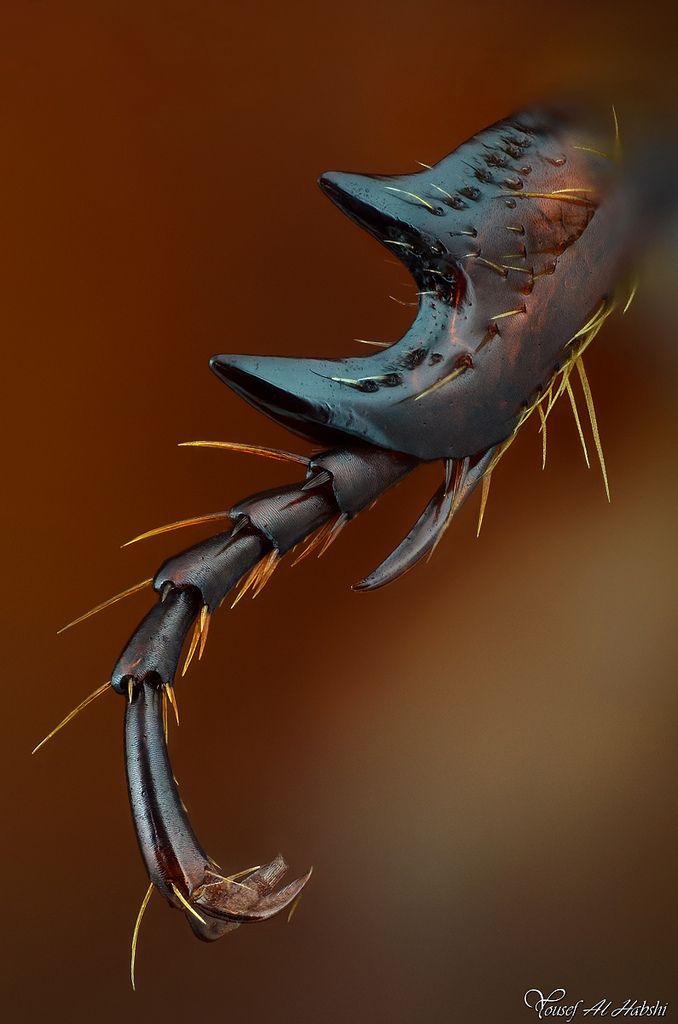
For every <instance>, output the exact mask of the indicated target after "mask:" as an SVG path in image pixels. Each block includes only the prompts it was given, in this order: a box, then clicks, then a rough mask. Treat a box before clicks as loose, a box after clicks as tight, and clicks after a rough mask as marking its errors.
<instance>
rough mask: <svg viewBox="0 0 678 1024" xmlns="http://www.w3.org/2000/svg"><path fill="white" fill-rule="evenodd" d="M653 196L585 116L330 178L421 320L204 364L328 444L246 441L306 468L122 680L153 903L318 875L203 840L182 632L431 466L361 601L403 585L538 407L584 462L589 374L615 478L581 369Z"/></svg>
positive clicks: (154, 614) (135, 648) (614, 300)
mask: <svg viewBox="0 0 678 1024" xmlns="http://www.w3.org/2000/svg"><path fill="white" fill-rule="evenodd" d="M638 181H639V176H638V175H634V174H633V173H631V172H630V171H629V170H628V165H627V164H626V163H625V162H624V161H623V160H621V158H620V152H619V139H618V134H615V131H614V129H613V128H611V130H610V131H609V132H608V134H607V139H606V140H604V139H603V141H601V137H600V136H598V137H596V136H594V135H593V134H591V132H589V130H588V129H587V128H585V127H584V125H583V123H582V121H580V120H578V119H577V118H576V117H575V118H571V117H570V116H569V115H566V114H562V113H558V112H555V111H551V110H539V111H533V112H528V113H523V114H521V115H520V116H518V117H515V118H509V119H507V120H505V121H501V122H499V123H498V124H496V125H494V126H493V127H491V128H488V129H486V130H485V131H483V132H481V133H480V134H478V135H476V136H475V137H474V138H472V139H471V140H469V141H468V142H466V143H464V144H463V145H462V146H460V147H459V148H458V149H457V150H455V151H454V152H453V153H452V154H451V155H450V156H447V157H445V158H444V159H443V160H441V161H440V162H439V163H437V164H436V165H435V166H433V167H424V168H423V169H421V170H419V171H417V172H416V173H413V174H409V175H402V176H388V177H386V176H379V175H362V174H341V173H329V174H324V175H323V176H322V177H321V178H320V186H321V188H322V189H323V191H324V192H325V193H326V194H327V195H328V196H329V197H330V198H331V199H332V200H333V201H334V202H335V203H336V204H337V206H339V207H340V209H342V210H343V211H344V212H345V213H347V214H348V215H349V216H350V217H351V218H352V219H353V220H355V221H356V222H357V223H358V224H360V225H362V226H363V227H364V228H366V229H367V230H368V231H369V232H370V233H371V234H372V235H374V236H375V237H376V238H377V239H378V240H379V241H380V242H381V243H383V244H384V245H385V246H386V247H387V248H388V249H389V251H390V252H391V253H393V254H395V255H396V256H398V257H399V258H400V259H401V260H402V261H403V263H404V264H405V265H406V267H407V268H408V269H409V271H410V272H411V274H412V276H413V278H414V280H415V282H416V285H417V290H418V294H419V308H418V312H417V315H416V318H415V320H414V322H413V324H412V326H411V327H410V329H409V330H408V331H407V333H406V334H405V335H404V336H403V337H402V338H401V339H400V340H399V341H398V342H396V343H395V344H393V345H389V346H384V347H382V348H379V349H378V350H376V351H375V352H373V353H370V354H368V355H366V356H364V357H362V358H347V359H341V360H323V359H294V358H287V357H280V358H274V357H269V356H266V357H264V356H262V357H258V356H253V355H220V356H215V357H214V358H213V359H212V360H211V364H210V365H211V368H212V369H213V370H214V372H215V373H216V374H217V376H218V377H219V378H220V379H221V380H223V381H224V382H226V383H227V384H228V385H229V386H230V387H231V388H233V390H235V391H236V392H237V393H238V394H239V395H241V396H242V397H244V398H245V399H246V400H247V401H248V402H250V403H251V404H252V405H254V406H255V407H256V408H258V409H261V410H262V411H263V412H265V413H266V414H267V415H268V416H270V417H272V418H273V419H275V420H276V421H278V422H279V423H281V424H283V425H284V426H286V427H287V428H289V429H290V430H291V431H293V432H295V433H296V434H299V435H301V436H303V437H305V438H307V439H311V440H312V441H313V442H314V443H315V444H316V445H317V444H320V445H322V446H325V447H326V449H327V450H325V451H324V452H322V454H319V455H317V456H315V457H313V458H311V459H305V458H303V457H301V456H293V455H290V454H289V453H284V452H278V451H276V450H273V449H258V448H256V447H250V450H253V451H258V452H259V453H260V454H265V455H270V456H272V457H277V458H283V459H285V458H287V459H289V460H291V461H296V462H299V463H302V464H303V465H304V466H305V476H304V478H303V479H302V480H301V481H300V482H299V483H295V484H290V485H288V486H284V487H280V488H277V489H274V490H270V491H265V492H263V493H261V494H257V495H254V496H253V497H250V498H248V499H246V500H245V501H242V502H240V504H238V505H235V506H234V507H233V508H232V509H231V510H230V513H229V515H230V520H231V521H230V523H229V524H228V529H226V530H224V531H222V532H219V533H218V534H217V535H216V536H213V537H210V538H209V539H207V540H204V541H201V542H200V543H198V544H196V545H194V546H193V547H190V548H188V549H187V550H186V551H184V552H182V553H181V554H179V555H176V556H175V557H173V558H170V559H169V560H168V561H166V562H165V563H164V565H162V567H161V568H160V569H159V570H158V572H157V573H156V575H155V577H154V579H153V581H152V585H153V588H154V589H155V591H156V592H157V595H158V602H157V604H156V605H155V606H154V607H153V608H152V610H151V611H150V612H149V613H148V615H147V616H146V617H145V618H144V620H143V621H142V622H141V624H140V625H139V626H138V627H137V629H136V630H135V631H134V633H133V634H132V637H131V638H130V640H129V641H128V643H127V644H126V645H125V648H124V650H123V652H122V654H121V655H120V658H119V659H118V662H117V664H116V666H115V668H114V670H113V673H112V676H111V680H110V685H111V686H112V687H113V689H114V690H116V691H117V692H118V693H120V694H123V695H124V696H125V759H126V765H127V780H128V788H129V797H130V803H131V808H132V814H133V818H134V824H135V828H136V833H137V836H138V840H139V845H140V848H141V853H142V857H143V859H144V862H145V865H146V869H147V872H148V875H149V878H150V881H151V887H150V888H149V891H148V893H147V898H148V895H150V892H151V891H152V887H155V888H156V889H158V891H159V892H160V893H161V894H162V895H163V896H164V898H165V899H166V900H167V901H168V902H169V903H170V904H171V905H172V906H173V907H175V908H177V909H179V910H181V911H183V913H184V914H185V916H186V919H187V921H188V923H189V924H190V926H191V928H192V929H193V931H194V932H195V934H196V935H197V936H198V937H199V938H201V939H204V940H207V941H209V940H214V939H217V938H219V937H220V936H221V935H223V934H224V933H225V932H227V931H229V930H231V929H233V928H235V927H237V926H238V925H239V924H241V923H245V922H253V921H259V920H263V919H265V918H268V917H270V916H272V915H273V914H275V913H277V912H278V911H280V910H282V909H283V908H284V907H286V906H288V905H289V904H291V903H292V901H293V900H294V899H295V898H296V897H297V896H298V894H299V893H300V892H301V889H302V888H303V886H304V884H305V883H306V881H307V880H308V877H309V875H310V872H309V873H308V874H306V875H304V876H303V877H301V878H300V879H298V880H297V881H295V882H292V883H291V884H288V885H285V886H283V887H282V888H281V887H280V881H281V878H282V876H283V874H284V872H285V869H286V865H285V863H284V861H283V860H282V858H277V859H276V860H274V861H273V862H272V863H270V864H268V865H267V866H265V867H263V868H257V869H252V870H250V871H249V872H243V873H241V874H240V875H233V876H230V877H225V876H223V875H222V874H221V873H220V872H219V871H218V869H217V867H216V864H215V863H214V862H213V861H212V860H211V859H210V857H209V856H208V855H207V854H206V853H205V851H204V850H203V849H202V847H201V846H200V844H199V842H198V841H197V839H196V837H195V835H194V834H193V831H192V829H191V826H190V824H189V821H188V818H187V815H186V812H185V809H184V807H183V805H182V803H181V799H180V797H179V793H178V790H177V786H176V783H175V781H174V778H173V775H172V770H171V767H170V763H169V759H168V753H167V742H166V741H167V721H166V716H167V702H168V700H170V701H172V703H173V702H174V692H173V684H174V679H175V675H176V673H177V667H178V664H179V658H180V654H181V650H182V647H183V645H184V643H185V642H186V641H187V639H188V637H189V634H191V631H192V635H191V638H190V640H188V642H189V651H188V656H187V663H188V662H190V659H191V657H192V656H193V654H194V653H195V651H196V650H198V651H199V652H200V653H202V648H203V647H204V644H205V641H206V638H207V628H208V626H209V622H210V617H211V615H212V614H213V613H214V612H215V611H216V609H217V608H219V606H220V605H221V604H222V602H223V601H224V599H225V598H226V597H227V595H229V594H231V592H232V591H233V590H234V588H235V587H236V586H237V585H238V584H240V591H239V593H238V596H237V597H236V600H238V599H239V598H240V596H242V594H243V593H245V592H246V591H248V590H250V591H251V592H253V593H258V592H259V591H260V590H261V588H262V587H263V586H264V585H265V583H266V582H267V580H268V579H269V577H270V576H271V574H272V572H273V570H274V568H275V567H276V565H277V563H278V562H279V560H280V559H281V558H282V557H283V556H284V555H286V554H287V553H288V552H290V551H291V550H292V549H293V548H295V547H296V546H297V545H299V544H300V543H301V542H303V541H306V540H307V539H308V545H307V547H306V548H305V549H304V552H303V553H304V554H305V553H308V552H309V551H310V550H315V551H320V552H321V551H323V550H324V549H325V548H326V547H327V546H329V544H330V543H331V542H332V541H333V540H334V538H335V537H336V536H337V534H338V533H339V530H340V529H341V528H342V527H343V526H344V525H345V524H346V523H348V522H349V521H350V520H351V519H353V518H354V517H355V516H356V515H357V514H358V513H359V512H360V511H362V510H363V509H365V508H367V507H369V506H371V505H372V504H373V503H374V502H375V501H376V500H377V498H379V496H380V495H382V494H383V493H384V492H385V491H386V490H387V489H388V488H390V487H391V486H393V485H394V484H396V483H397V482H398V481H400V480H402V479H403V477H405V476H406V475H407V474H409V473H410V472H411V471H412V470H413V469H415V468H416V467H417V466H418V465H420V464H421V463H422V462H430V461H432V460H441V463H442V467H443V473H442V480H441V483H440V486H439V488H438V490H437V491H436V493H435V494H434V496H433V497H432V498H431V500H430V501H429V503H428V505H427V506H426V508H425V509H424V511H423V512H422V514H421V516H420V518H419V519H418V521H417V522H416V523H415V525H414V526H413V527H412V529H411V530H410V532H409V533H408V535H407V537H406V538H405V539H404V540H403V541H402V543H401V544H400V545H399V546H398V547H397V549H396V550H395V551H394V552H393V553H392V554H391V555H389V557H388V558H386V559H385V561H384V562H383V563H382V564H381V565H380V566H379V567H378V568H377V569H375V570H374V571H373V572H372V573H371V574H370V575H369V576H368V577H367V578H366V579H365V580H363V581H362V582H361V583H359V584H358V585H357V589H360V590H373V589H376V588H378V587H380V586H383V585H384V584H385V583H388V582H389V581H391V580H393V579H395V578H397V577H398V576H400V575H401V574H402V573H403V572H405V571H406V570H408V569H409V568H411V567H412V566H413V565H414V564H415V563H416V562H417V561H419V560H420V559H421V558H422V557H423V556H424V555H427V554H428V553H429V552H431V551H432V549H433V548H434V546H435V545H436V543H437V542H438V540H439V539H440V537H441V536H442V534H443V532H444V531H445V529H446V527H447V526H448V524H449V522H450V519H451V518H452V516H453V515H454V513H455V512H456V510H457V509H458V508H459V507H460V506H461V504H462V503H463V502H464V501H465V500H466V498H467V497H468V496H469V494H470V493H471V492H472V491H473V490H474V488H475V487H476V486H477V485H478V484H479V483H482V501H481V508H484V501H485V498H486V496H487V486H488V484H489V479H490V474H491V473H492V470H493V469H494V467H495V466H496V464H497V462H498V461H499V459H500V458H501V456H502V455H503V453H504V452H505V451H506V449H507V447H508V446H509V444H510V443H511V441H512V439H513V438H514V437H515V436H516V433H517V431H518V430H519V428H520V426H521V425H522V423H524V421H525V420H526V418H527V417H528V416H529V415H530V414H531V413H532V412H533V411H535V410H536V411H538V414H539V416H540V419H541V425H542V433H543V435H544V441H545V436H546V419H547V416H548V413H549V412H550V409H551V408H552V407H553V404H554V403H555V401H556V400H557V399H558V397H559V396H561V395H567V396H568V398H569V400H570V402H571V405H572V409H573V412H574V414H575V419H576V423H577V427H578V430H579V434H580V437H581V439H582V444H583V445H584V450H585V453H586V445H585V441H584V432H583V429H582V425H581V422H580V419H579V416H578V413H577V405H576V401H575V396H574V390H573V387H572V382H573V380H574V377H572V376H571V375H572V372H573V370H574V369H576V370H577V372H578V376H579V377H580V380H581V385H582V387H583V392H584V397H585V400H586V404H587V405H588V407H589V413H590V417H591V426H592V431H593V438H594V441H595V445H596V447H597V449H598V452H599V456H600V460H601V466H602V468H603V474H604V475H605V468H604V462H603V460H602V449H601V448H600V443H599V436H598V430H597V425H596V422H595V414H594V412H593V405H592V402H591V396H590V390H589V387H588V382H587V380H586V375H585V372H584V369H583V363H582V359H581V357H582V353H583V351H584V349H585V348H586V346H587V345H588V344H589V343H590V342H591V340H592V339H593V337H594V336H595V334H596V333H597V332H598V330H599V329H600V327H601V326H602V324H603V323H604V321H605V319H606V318H607V316H608V315H609V314H610V313H611V312H612V310H613V309H614V308H615V307H616V306H618V305H620V304H621V305H623V304H624V303H625V302H626V303H627V304H628V301H629V299H630V297H632V291H631V293H630V294H629V292H628V290H627V291H626V292H625V293H624V294H622V291H621V286H622V284H623V285H624V286H626V285H627V282H628V280H629V278H628V271H629V258H630V257H631V256H633V255H634V253H635V252H636V251H637V240H638V235H639V230H640V226H641V225H642V224H644V222H645V220H646V219H647V211H646V209H645V206H646V204H645V202H644V193H643V190H642V189H641V188H640V186H639V185H638ZM224 446H225V447H228V445H226V444H224ZM231 447H236V448H244V449H245V450H247V449H248V446H239V445H232V446H231ZM544 452H545V447H544ZM587 461H588V456H587ZM206 518H210V517H206ZM212 518H217V517H216V516H214V517H212ZM196 521H199V520H196ZM202 521H204V519H203V520H202ZM179 525H182V524H179ZM152 532H160V531H152ZM134 589H137V588H132V590H134ZM126 593H127V592H126ZM120 596H124V595H120ZM76 621H79V620H76ZM97 692H99V691H97ZM145 902H147V900H146V901H145ZM144 905H145V903H144ZM142 909H143V908H142ZM137 926H138V922H137ZM136 931H137V930H136V929H135V938H134V942H136Z"/></svg>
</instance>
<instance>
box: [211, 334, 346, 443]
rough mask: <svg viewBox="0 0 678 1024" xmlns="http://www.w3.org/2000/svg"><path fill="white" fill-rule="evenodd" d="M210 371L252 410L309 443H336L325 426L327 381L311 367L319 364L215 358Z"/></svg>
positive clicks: (263, 358) (276, 358) (249, 357)
mask: <svg viewBox="0 0 678 1024" xmlns="http://www.w3.org/2000/svg"><path fill="white" fill-rule="evenodd" d="M209 365H210V369H211V370H212V371H213V372H214V373H215V374H216V375H217V377H218V378H219V379H220V380H222V381H223V382H224V383H225V384H228V386H229V387H230V388H232V390H233V391H235V392H236V394H238V395H240V397H241V398H244V399H245V401H246V402H248V403H249V404H250V405H252V406H254V408H255V409H257V410H259V411H261V412H264V413H266V415H267V416H270V417H271V419H273V420H275V421H276V422H277V423H280V424H281V425H282V426H284V427H286V428H287V429H288V430H292V431H294V433H296V434H300V435H301V436H302V437H306V438H309V439H310V440H312V441H319V442H321V443H323V444H325V443H330V444H332V443H336V442H337V440H338V439H339V438H338V435H337V432H336V431H334V430H333V429H331V428H330V427H328V426H327V421H328V419H329V410H328V403H327V396H326V393H325V392H326V387H325V385H326V381H325V379H324V377H323V376H322V375H321V374H319V373H318V371H317V369H315V370H314V367H315V368H317V367H318V366H320V365H322V360H315V359H295V358H293V357H290V356H256V355H230V354H225V355H216V356H212V358H211V359H210V364H209Z"/></svg>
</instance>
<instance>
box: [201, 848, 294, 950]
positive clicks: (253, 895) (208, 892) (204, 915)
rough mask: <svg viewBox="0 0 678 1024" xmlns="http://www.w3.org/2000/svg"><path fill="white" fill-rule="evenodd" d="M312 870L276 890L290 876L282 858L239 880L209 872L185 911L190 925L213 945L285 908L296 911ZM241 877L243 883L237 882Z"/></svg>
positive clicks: (241, 876)
mask: <svg viewBox="0 0 678 1024" xmlns="http://www.w3.org/2000/svg"><path fill="white" fill-rule="evenodd" d="M312 870H313V869H312V868H311V869H309V871H307V873H306V874H305V875H303V876H302V877H301V878H297V879H296V880H295V881H294V882H290V883H288V885H284V886H282V888H277V886H278V884H279V883H280V881H281V880H282V878H283V877H284V875H285V874H286V872H287V864H286V862H285V860H284V859H283V857H282V856H281V855H280V854H278V856H277V857H275V858H274V859H273V860H272V861H271V862H270V864H265V865H263V866H262V867H259V868H255V869H254V870H252V871H251V872H244V873H242V874H241V875H240V876H238V875H233V876H230V877H228V878H225V877H223V876H222V875H217V874H215V873H214V872H212V871H207V872H206V873H205V881H204V882H203V883H202V884H200V885H198V886H196V888H195V889H194V890H193V892H192V893H191V895H190V898H189V901H188V902H189V908H190V910H189V908H187V907H186V906H184V907H183V909H184V910H185V911H186V917H187V920H188V923H189V924H190V926H191V928H192V929H193V931H194V932H195V934H196V935H197V936H198V937H199V938H201V939H204V940H205V941H207V942H211V941H213V940H214V939H218V938H220V937H221V936H222V935H224V934H225V933H226V932H227V931H232V930H233V929H234V928H237V927H238V925H240V924H250V923H253V922H255V921H266V920H267V919H268V918H269V917H273V916H274V915H275V914H278V913H280V911H281V910H285V908H286V907H291V909H294V907H293V906H292V905H293V904H294V901H295V900H296V899H297V897H298V896H299V894H300V893H301V890H302V889H303V888H304V886H305V885H306V883H307V882H308V880H309V878H310V877H311V872H312ZM238 877H240V878H241V879H242V881H236V878H238ZM210 879H212V880H210ZM181 902H182V903H183V900H181Z"/></svg>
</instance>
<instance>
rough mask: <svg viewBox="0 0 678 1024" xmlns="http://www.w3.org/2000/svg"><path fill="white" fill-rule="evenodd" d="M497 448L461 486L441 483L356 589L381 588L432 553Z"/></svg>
mask: <svg viewBox="0 0 678 1024" xmlns="http://www.w3.org/2000/svg"><path fill="white" fill-rule="evenodd" d="M496 450H497V449H496V447H494V448H490V449H488V451H486V452H485V453H484V454H483V455H482V456H481V457H480V458H479V459H478V461H477V462H476V463H475V464H474V465H473V466H471V467H470V469H468V471H467V472H466V473H465V475H464V477H463V479H462V480H461V481H460V483H459V487H458V489H457V488H455V487H453V486H451V483H449V482H447V481H446V482H445V483H444V484H441V485H440V487H439V488H438V490H437V491H436V493H435V494H434V495H433V497H432V498H431V500H430V501H429V503H428V505H427V506H426V508H425V509H424V511H423V512H422V513H421V515H420V516H419V518H418V519H417V521H416V523H415V524H414V526H413V527H412V529H411V530H410V532H409V533H408V534H407V536H406V537H405V538H404V539H403V540H401V542H400V544H399V545H398V547H397V548H395V549H394V550H393V551H392V552H391V553H390V555H387V557H386V558H385V559H384V561H383V562H381V564H380V565H378V566H377V568H376V569H374V570H373V571H372V572H371V573H370V575H369V576H366V577H365V579H363V580H360V582H359V583H354V584H353V589H354V590H359V591H362V590H378V589H379V587H385V586H386V584H387V583H392V582H393V580H397V579H398V578H399V577H400V576H403V575H404V574H405V573H406V572H409V570H410V569H412V568H413V567H414V566H415V565H416V564H417V562H419V561H421V559H422V558H424V556H425V555H427V554H429V553H430V552H433V550H434V548H435V546H436V544H437V543H438V541H439V540H440V538H441V537H442V535H443V533H444V532H445V530H446V529H447V526H448V525H449V522H450V519H451V518H452V516H453V515H454V514H455V512H457V511H458V510H459V509H460V508H461V506H462V505H463V504H464V502H465V501H466V499H467V498H468V496H469V495H470V494H471V492H472V491H473V490H474V488H475V487H476V486H477V485H478V484H479V483H480V481H481V480H482V478H483V476H484V474H485V473H486V472H487V470H488V468H489V466H490V464H491V462H492V459H493V458H494V454H495V452H496Z"/></svg>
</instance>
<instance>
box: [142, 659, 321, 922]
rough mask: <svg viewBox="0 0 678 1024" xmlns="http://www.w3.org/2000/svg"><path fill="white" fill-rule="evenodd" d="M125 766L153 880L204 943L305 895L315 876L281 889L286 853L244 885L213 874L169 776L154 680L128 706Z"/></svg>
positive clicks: (160, 701)
mask: <svg viewBox="0 0 678 1024" xmlns="http://www.w3.org/2000/svg"><path fill="white" fill-rule="evenodd" d="M125 763H126V768H127V786H128V790H129V797H130V804H131V808H132V817H133V820H134V827H135V829H136V833H137V839H138V841H139V847H140V849H141V855H142V857H143V859H144V862H145V864H146V869H147V871H148V874H149V877H150V879H151V881H152V882H153V884H154V885H155V887H156V889H158V891H159V892H160V893H161V894H162V895H163V896H164V897H165V899H166V900H167V901H168V903H170V905H171V906H173V907H175V908H176V909H178V910H182V911H183V912H184V913H185V916H186V918H187V920H188V922H189V924H190V926H191V928H192V929H193V931H194V933H195V934H196V935H197V936H198V937H199V938H200V939H203V940H204V941H206V942H211V941H214V940H215V939H218V938H220V937H221V936H222V935H224V934H225V933H226V932H227V931H232V929H233V928H234V927H237V926H238V925H239V924H244V923H250V922H254V921H263V920H266V919H267V918H269V917H272V916H273V915H274V914H276V913H278V911H280V910H283V909H284V908H285V907H286V906H288V904H289V903H291V902H292V900H293V899H294V898H295V897H296V896H297V895H298V894H299V892H301V890H302V888H303V887H304V885H305V884H306V882H307V881H308V879H309V877H310V874H311V872H310V871H309V872H308V873H307V874H306V875H304V876H303V877H302V878H300V879H297V880H296V881H295V882H292V883H290V884H289V885H286V886H284V887H283V888H281V889H278V890H277V891H276V885H277V883H278V882H279V880H280V879H281V878H282V876H283V874H284V873H285V871H286V870H287V865H286V864H285V861H284V860H283V858H282V857H281V856H278V857H276V858H275V860H273V861H271V863H270V864H267V865H266V866H264V867H261V868H257V869H255V870H253V871H252V872H251V873H250V874H248V875H247V876H246V877H245V880H244V881H242V882H236V881H235V879H234V877H231V878H225V877H224V876H222V875H220V874H217V873H216V872H215V870H214V868H215V866H216V865H215V864H214V862H213V861H212V860H211V859H210V857H209V856H208V855H207V854H206V853H205V851H204V850H203V849H202V847H201V845H200V843H199V842H198V840H197V838H196V836H195V834H194V832H193V830H192V828H191V825H190V822H189V820H188V815H187V813H186V810H185V808H184V805H183V803H182V801H181V797H180V796H179V790H178V788H177V784H176V781H175V779H174V776H173V774H172V768H171V765H170V762H169V756H168V753H167V744H166V742H165V735H164V728H163V695H162V687H161V685H160V684H159V681H158V680H157V678H156V679H153V678H152V677H150V678H147V679H146V680H144V681H143V682H141V683H139V684H138V685H137V686H136V687H134V689H133V690H132V699H131V701H130V702H129V703H127V704H126V705H125Z"/></svg>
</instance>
